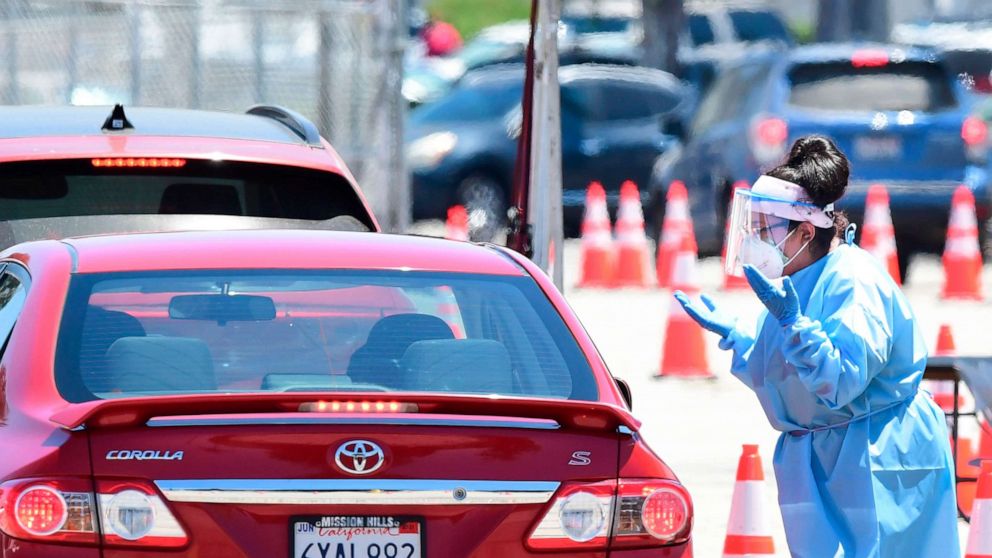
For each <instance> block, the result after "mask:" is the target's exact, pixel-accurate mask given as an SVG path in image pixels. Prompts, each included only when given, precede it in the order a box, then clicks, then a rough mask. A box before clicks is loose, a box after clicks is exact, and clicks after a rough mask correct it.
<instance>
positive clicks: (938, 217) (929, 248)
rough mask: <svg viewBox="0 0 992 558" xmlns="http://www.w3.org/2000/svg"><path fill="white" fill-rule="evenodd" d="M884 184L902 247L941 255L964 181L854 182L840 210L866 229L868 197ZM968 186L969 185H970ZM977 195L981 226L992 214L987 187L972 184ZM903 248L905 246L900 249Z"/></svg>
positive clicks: (848, 189)
mask: <svg viewBox="0 0 992 558" xmlns="http://www.w3.org/2000/svg"><path fill="white" fill-rule="evenodd" d="M876 183H877V184H883V185H885V187H886V189H887V190H888V193H889V200H890V201H889V207H890V210H891V213H892V224H893V226H894V228H895V232H896V237H897V239H898V241H899V242H900V244H905V245H906V246H905V248H906V249H911V250H912V251H914V252H915V251H923V252H939V251H941V250H942V249H943V246H944V240H945V237H946V234H947V219H948V215H949V213H950V209H951V199H952V198H953V196H954V191H955V190H956V189H957V188H958V186H960V185H961V183H960V182H952V181H946V182H944V181H941V182H937V181H934V182H930V181H899V182H888V181H878V182H852V183H851V184H849V185H848V187H847V192H846V193H845V195H844V197H843V198H841V200H840V201H839V202H838V203H837V209H839V210H843V211H845V212H846V213H847V215H848V218H849V219H850V220H851V222H852V223H857V224H858V226H859V227H860V226H863V223H862V221H863V217H864V209H865V198H866V196H867V193H868V188H869V187H870V186H871V185H872V184H876ZM966 185H967V184H966ZM969 187H970V189H971V191H972V194H974V196H975V208H976V213H977V214H978V220H979V226H980V227H981V223H983V222H984V221H986V220H987V219H988V218H989V215H990V211H992V200H990V196H989V189H988V187H987V186H986V185H985V184H981V185H979V186H974V185H969ZM900 248H901V249H902V248H903V246H900Z"/></svg>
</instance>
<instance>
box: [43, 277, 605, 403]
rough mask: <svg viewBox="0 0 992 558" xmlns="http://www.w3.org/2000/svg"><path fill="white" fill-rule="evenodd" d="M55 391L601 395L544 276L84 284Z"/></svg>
mask: <svg viewBox="0 0 992 558" xmlns="http://www.w3.org/2000/svg"><path fill="white" fill-rule="evenodd" d="M56 384H57V386H58V388H59V391H60V392H61V393H62V395H63V396H64V397H65V398H66V399H67V400H69V401H74V402H78V401H88V400H94V399H111V398H117V397H128V396H157V395H175V394H193V393H220V392H223V393H239V392H242V393H243V392H247V393H253V392H273V391H318V392H349V391H352V392H354V391H372V392H386V393H388V392H430V393H468V394H484V395H507V396H531V397H545V398H558V399H578V400H595V399H596V398H597V396H598V391H597V388H596V382H595V379H594V376H593V372H592V370H591V368H590V366H589V363H588V362H587V361H586V359H585V357H584V354H583V353H582V351H581V349H580V348H579V346H578V343H577V342H576V340H575V338H574V337H573V336H572V334H571V332H570V330H569V329H568V327H567V326H566V325H565V323H564V322H563V320H562V319H561V317H560V316H559V315H558V313H557V311H556V310H555V309H554V307H553V306H552V305H551V303H550V302H549V301H548V299H547V298H546V297H545V296H544V294H543V293H542V292H541V290H540V288H539V287H538V286H537V285H536V284H535V283H534V282H533V280H532V279H530V278H529V277H509V276H495V275H476V274H448V273H424V272H412V271H351V270H338V271H320V272H313V271H259V270H248V271H204V272H169V273H117V274H84V275H77V276H75V277H74V278H73V282H72V285H71V287H70V294H69V298H68V301H67V304H66V307H65V313H64V316H63V321H62V325H61V333H60V337H59V344H58V350H57V355H56Z"/></svg>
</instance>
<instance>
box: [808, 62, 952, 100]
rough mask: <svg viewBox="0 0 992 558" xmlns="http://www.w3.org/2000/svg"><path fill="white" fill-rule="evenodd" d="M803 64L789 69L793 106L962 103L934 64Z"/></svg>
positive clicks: (938, 67) (939, 67) (942, 70)
mask: <svg viewBox="0 0 992 558" xmlns="http://www.w3.org/2000/svg"><path fill="white" fill-rule="evenodd" d="M877 64H878V65H869V66H863V65H856V64H855V63H854V62H828V63H806V64H798V65H796V66H794V67H793V68H792V70H791V71H790V72H789V82H790V84H791V91H790V94H789V104H791V105H792V106H795V107H801V108H806V109H815V110H828V111H855V112H876V111H882V112H888V111H903V110H908V111H913V112H938V111H942V110H948V109H952V108H955V107H956V106H957V100H956V99H955V96H954V90H953V86H952V82H951V80H950V79H949V77H948V75H947V73H946V72H945V71H944V69H943V67H942V66H940V65H938V64H934V63H929V62H901V63H882V62H877Z"/></svg>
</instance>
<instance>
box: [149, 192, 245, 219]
mask: <svg viewBox="0 0 992 558" xmlns="http://www.w3.org/2000/svg"><path fill="white" fill-rule="evenodd" d="M158 212H159V213H160V214H163V215H171V214H187V215H243V214H244V213H243V211H242V208H241V198H240V196H238V191H237V189H235V188H234V186H231V185H228V184H170V185H169V186H167V187H166V188H165V191H164V192H162V200H161V202H160V203H159V210H158Z"/></svg>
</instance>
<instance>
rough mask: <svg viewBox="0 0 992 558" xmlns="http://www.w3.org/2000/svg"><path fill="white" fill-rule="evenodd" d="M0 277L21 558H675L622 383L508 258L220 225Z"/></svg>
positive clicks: (66, 243)
mask: <svg viewBox="0 0 992 558" xmlns="http://www.w3.org/2000/svg"><path fill="white" fill-rule="evenodd" d="M0 262H2V263H0V344H2V346H3V350H2V356H0V359H2V360H0V363H2V366H0V378H2V379H3V380H4V381H0V451H2V453H3V456H4V457H3V459H2V460H0V548H4V549H16V552H14V554H16V555H17V556H19V557H22V558H69V557H73V558H98V557H104V558H120V557H124V556H137V555H141V556H180V555H182V556H207V555H210V556H243V557H246V558H249V557H254V558H271V557H274V556H292V557H296V558H299V557H307V558H312V557H315V556H329V557H330V556H356V557H357V556H362V557H366V556H381V557H389V556H396V557H403V558H407V557H410V558H419V557H423V556H434V557H441V556H452V557H453V556H459V557H467V556H480V557H481V556H497V555H499V556H505V557H508V558H509V557H517V556H519V557H524V556H534V555H535V554H538V553H540V554H547V555H555V556H563V555H568V556H576V557H590V558H591V557H595V556H604V555H605V554H606V553H609V555H610V556H614V557H617V558H623V557H630V558H634V557H639V556H645V555H648V554H652V555H664V556H668V557H671V558H679V557H689V556H691V553H692V549H691V542H690V531H691V527H692V518H693V510H692V502H691V500H690V497H689V493H688V492H687V490H686V488H685V487H684V486H683V485H682V484H681V483H679V481H678V479H677V478H676V476H675V474H674V473H673V472H672V471H671V469H669V467H668V466H666V465H665V463H664V462H663V461H662V460H661V459H660V458H659V457H658V456H657V455H656V454H655V453H654V452H653V451H652V450H651V448H649V447H648V445H647V444H646V443H645V441H644V438H643V437H642V436H641V435H639V424H640V423H639V422H638V420H637V419H636V418H634V416H633V415H632V414H631V410H630V391H629V389H627V388H626V385H625V384H623V383H622V382H620V381H618V380H615V379H614V378H613V377H612V376H611V375H610V372H609V371H608V370H607V368H606V365H605V363H604V362H603V360H602V358H601V357H600V356H599V354H598V353H597V351H596V349H595V347H594V346H593V343H592V340H591V339H590V338H589V336H588V335H587V333H586V332H585V330H584V329H583V328H582V327H581V325H580V324H579V321H578V318H577V317H576V315H575V314H574V313H573V312H572V311H571V310H570V309H569V308H568V306H567V304H566V302H565V299H564V298H563V296H562V295H561V293H560V292H558V291H557V290H556V289H555V287H554V285H553V284H552V283H551V282H550V280H549V279H548V278H547V276H546V275H545V274H544V273H543V272H541V271H540V270H539V269H538V268H537V267H535V266H534V264H533V263H531V262H530V261H529V260H527V259H526V258H524V257H522V256H520V255H519V254H516V253H515V252H513V251H511V250H508V249H504V248H499V247H493V246H488V247H485V246H477V245H472V244H469V243H463V242H451V241H445V240H440V239H430V238H417V237H409V236H392V235H385V234H363V233H343V232H326V231H323V232H313V231H222V232H199V233H196V232H183V233H155V234H133V235H106V236H98V237H88V238H69V239H62V240H60V241H59V240H49V241H39V242H31V243H25V244H20V245H18V246H15V247H13V248H10V249H8V250H6V251H4V252H2V253H0ZM455 534H457V536H455Z"/></svg>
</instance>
